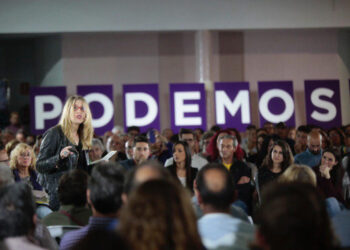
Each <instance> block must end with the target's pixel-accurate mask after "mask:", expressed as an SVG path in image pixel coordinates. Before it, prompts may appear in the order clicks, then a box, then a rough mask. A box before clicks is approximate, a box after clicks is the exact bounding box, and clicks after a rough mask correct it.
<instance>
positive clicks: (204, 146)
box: [199, 131, 214, 154]
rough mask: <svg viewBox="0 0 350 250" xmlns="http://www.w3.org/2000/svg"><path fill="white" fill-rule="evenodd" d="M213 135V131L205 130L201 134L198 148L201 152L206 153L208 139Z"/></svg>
mask: <svg viewBox="0 0 350 250" xmlns="http://www.w3.org/2000/svg"><path fill="white" fill-rule="evenodd" d="M213 136H214V132H213V131H207V132H205V133H204V134H203V135H202V138H201V140H200V143H199V144H200V148H201V149H202V153H204V154H207V153H208V152H207V147H208V145H209V143H210V139H211V138H212V137H213Z"/></svg>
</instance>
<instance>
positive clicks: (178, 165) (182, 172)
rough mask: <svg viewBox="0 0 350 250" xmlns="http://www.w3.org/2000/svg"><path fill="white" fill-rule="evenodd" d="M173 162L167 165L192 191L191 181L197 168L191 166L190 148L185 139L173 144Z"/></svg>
mask: <svg viewBox="0 0 350 250" xmlns="http://www.w3.org/2000/svg"><path fill="white" fill-rule="evenodd" d="M173 158H174V164H173V165H170V166H169V167H167V169H168V170H169V171H170V173H171V174H172V175H173V176H174V177H175V178H176V179H177V180H179V181H180V182H181V184H182V185H183V186H184V187H186V188H188V189H190V190H191V191H192V192H193V181H194V179H195V178H196V175H197V169H196V168H192V167H191V150H190V148H189V146H188V144H187V142H185V141H178V142H176V143H175V144H174V146H173Z"/></svg>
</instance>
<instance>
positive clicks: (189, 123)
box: [170, 83, 207, 133]
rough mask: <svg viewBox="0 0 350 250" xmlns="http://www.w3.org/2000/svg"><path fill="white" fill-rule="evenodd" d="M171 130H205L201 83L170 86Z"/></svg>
mask: <svg viewBox="0 0 350 250" xmlns="http://www.w3.org/2000/svg"><path fill="white" fill-rule="evenodd" d="M170 114H171V129H172V130H173V131H174V133H178V132H179V130H180V129H181V128H191V129H195V128H202V129H203V130H206V129H207V116H206V102H205V90H204V84H203V83H186V84H183V83H172V84H170Z"/></svg>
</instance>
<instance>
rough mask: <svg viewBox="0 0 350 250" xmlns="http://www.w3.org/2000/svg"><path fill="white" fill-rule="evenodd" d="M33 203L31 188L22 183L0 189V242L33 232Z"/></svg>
mask: <svg viewBox="0 0 350 250" xmlns="http://www.w3.org/2000/svg"><path fill="white" fill-rule="evenodd" d="M35 208H36V206H35V201H34V198H33V195H32V190H31V188H30V187H29V186H28V185H27V184H26V183H23V182H19V183H14V184H10V185H7V186H4V187H2V188H1V189H0V225H1V226H0V240H2V239H4V238H6V237H14V236H23V235H28V234H31V233H33V232H34V228H35V225H34V221H33V216H34V214H35Z"/></svg>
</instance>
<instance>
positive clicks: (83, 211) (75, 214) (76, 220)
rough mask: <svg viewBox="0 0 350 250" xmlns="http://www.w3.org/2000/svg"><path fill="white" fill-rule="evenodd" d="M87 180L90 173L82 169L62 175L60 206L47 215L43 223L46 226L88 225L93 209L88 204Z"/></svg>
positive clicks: (59, 194)
mask: <svg viewBox="0 0 350 250" xmlns="http://www.w3.org/2000/svg"><path fill="white" fill-rule="evenodd" d="M87 181H88V175H87V174H86V172H84V171H83V170H80V169H75V170H72V171H69V172H67V173H65V174H64V175H62V177H61V178H60V180H59V184H58V199H59V201H60V204H61V205H60V208H59V210H58V211H56V212H52V213H51V214H49V215H47V216H45V217H44V218H43V220H42V223H43V224H44V225H46V226H53V225H73V226H85V225H87V224H88V222H89V218H90V216H91V210H90V209H89V208H88V207H87V204H86V189H87Z"/></svg>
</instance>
